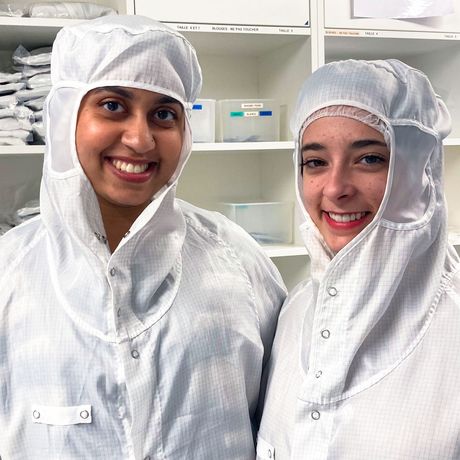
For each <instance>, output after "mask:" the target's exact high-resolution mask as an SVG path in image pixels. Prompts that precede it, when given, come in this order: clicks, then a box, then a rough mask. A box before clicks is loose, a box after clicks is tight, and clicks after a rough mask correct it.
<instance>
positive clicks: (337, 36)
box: [325, 29, 460, 61]
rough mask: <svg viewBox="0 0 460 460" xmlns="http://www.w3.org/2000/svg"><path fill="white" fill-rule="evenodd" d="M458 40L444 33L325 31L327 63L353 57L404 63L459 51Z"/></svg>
mask: <svg viewBox="0 0 460 460" xmlns="http://www.w3.org/2000/svg"><path fill="white" fill-rule="evenodd" d="M456 35H458V36H459V38H458V39H448V38H446V37H445V34H436V33H427V32H423V33H422V32H386V31H369V30H367V31H364V30H343V29H334V30H329V29H328V30H326V33H325V51H326V56H327V59H326V60H327V61H331V60H336V59H343V58H348V57H353V58H354V59H389V58H396V59H401V60H405V59H407V58H412V59H413V58H414V57H415V56H419V55H426V54H428V53H438V52H442V51H445V50H446V49H450V48H452V50H456V49H458V40H460V34H456Z"/></svg>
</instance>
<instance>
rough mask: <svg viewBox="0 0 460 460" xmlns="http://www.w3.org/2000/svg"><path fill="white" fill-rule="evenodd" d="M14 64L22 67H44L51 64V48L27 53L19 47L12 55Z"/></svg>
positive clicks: (46, 47)
mask: <svg viewBox="0 0 460 460" xmlns="http://www.w3.org/2000/svg"><path fill="white" fill-rule="evenodd" d="M13 62H14V64H16V65H18V64H20V65H24V66H44V65H49V64H50V62H51V47H50V46H45V47H42V48H36V49H34V50H31V51H28V50H27V49H26V48H24V47H23V46H22V45H19V46H18V47H17V48H16V50H15V51H14V53H13Z"/></svg>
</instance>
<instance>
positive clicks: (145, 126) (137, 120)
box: [121, 115, 155, 153]
mask: <svg viewBox="0 0 460 460" xmlns="http://www.w3.org/2000/svg"><path fill="white" fill-rule="evenodd" d="M125 123H126V124H125V126H124V129H123V132H122V137H121V141H122V143H123V144H124V145H126V146H127V147H128V148H130V149H131V150H132V151H133V152H135V153H145V152H148V151H150V150H152V149H153V148H154V147H155V137H154V135H153V130H152V127H151V126H150V124H149V121H148V120H147V118H146V117H143V116H141V115H137V116H133V117H132V118H130V119H129V120H126V121H125Z"/></svg>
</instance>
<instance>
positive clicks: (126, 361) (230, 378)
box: [0, 15, 285, 460]
mask: <svg viewBox="0 0 460 460" xmlns="http://www.w3.org/2000/svg"><path fill="white" fill-rule="evenodd" d="M52 78H53V84H54V86H53V88H52V90H51V92H50V95H49V97H48V98H47V100H46V101H47V102H46V106H45V112H44V113H45V120H44V121H45V126H46V127H47V146H46V152H45V160H44V166H43V179H42V183H41V190H40V211H41V214H40V216H39V217H37V218H34V219H32V220H29V221H28V222H26V223H24V224H23V225H21V226H18V227H15V228H14V229H13V230H11V231H9V232H8V233H7V234H6V235H5V236H3V237H2V238H0V254H1V258H0V273H1V274H2V275H1V277H0V337H1V338H3V339H2V340H4V341H7V342H8V346H0V369H1V371H0V388H1V389H2V394H5V395H8V397H7V398H3V397H2V398H0V430H1V436H2V437H1V442H0V456H1V457H2V458H5V459H8V460H23V459H25V458H30V459H32V458H41V459H54V458H56V459H57V458H63V456H64V457H65V458H68V459H77V458H81V459H97V458H99V459H132V460H134V459H145V458H152V459H153V458H168V459H185V458H187V457H190V458H193V459H197V460H198V459H220V460H226V459H228V460H230V459H232V460H234V459H240V460H243V459H244V460H246V459H250V458H254V455H255V448H254V440H253V431H252V424H251V420H252V417H253V415H254V412H255V408H256V405H257V401H258V398H259V387H260V378H261V372H262V367H263V365H264V362H265V360H266V359H267V358H268V355H269V353H270V347H271V341H272V338H273V335H274V329H275V324H276V319H277V314H278V310H279V307H280V304H281V303H282V301H283V299H284V297H285V290H284V287H283V284H282V281H281V278H280V276H279V274H278V272H277V270H276V268H275V267H274V265H273V264H272V263H271V261H270V260H269V259H268V258H267V257H266V256H265V254H264V253H263V251H262V250H261V248H260V247H259V246H258V245H257V243H256V242H255V241H254V240H253V239H252V238H251V237H250V236H249V235H247V234H246V233H245V232H244V231H242V230H241V229H240V228H239V227H237V226H236V225H235V224H233V223H232V222H231V221H229V220H227V219H225V218H224V217H223V216H221V215H220V214H217V213H214V212H209V211H205V210H202V209H198V208H196V207H194V206H192V205H190V204H187V203H185V202H183V201H181V200H178V199H176V197H175V190H176V184H177V180H178V178H179V175H180V172H181V170H182V168H183V166H184V164H185V162H186V160H187V158H188V157H189V155H190V152H191V147H192V140H191V132H190V120H189V109H190V108H191V104H192V103H193V101H194V100H195V99H196V97H197V95H198V93H199V90H200V87H201V71H200V68H199V65H198V61H197V59H196V55H195V51H194V49H193V48H192V47H191V45H190V44H189V42H188V41H187V40H186V39H185V38H184V37H182V36H181V35H180V34H179V33H177V32H175V31H174V30H171V29H169V28H168V27H166V26H165V25H162V24H160V23H157V22H155V21H152V20H149V19H146V18H142V17H140V16H134V15H133V16H107V17H105V18H100V19H97V20H94V21H91V22H87V23H82V24H79V25H76V26H73V27H67V28H63V29H61V31H60V32H59V33H58V35H57V38H56V40H55V42H54V49H53V57H52ZM115 82H116V83H115ZM114 83H115V84H116V85H119V86H122V87H134V88H142V89H145V90H148V91H154V92H157V93H160V94H164V95H167V96H170V97H173V98H174V99H175V100H177V101H179V103H180V104H182V105H183V107H184V108H185V109H186V117H185V126H184V134H183V146H182V152H181V154H180V161H179V164H178V167H177V170H176V171H175V172H174V174H173V175H172V177H171V179H170V181H169V183H168V184H167V185H165V187H164V189H162V190H160V191H159V192H158V193H157V194H155V196H153V197H152V201H151V203H150V204H149V205H148V206H147V207H146V208H145V209H144V211H143V212H142V213H141V214H140V216H139V217H138V218H137V219H136V221H135V222H134V223H133V225H132V226H131V228H130V231H129V233H128V234H126V235H125V237H124V238H123V239H122V240H121V242H120V244H119V245H118V247H117V248H116V249H115V250H114V251H113V252H112V251H110V249H109V246H108V244H107V239H106V237H105V230H104V225H103V221H102V218H101V211H100V208H99V203H98V200H97V197H96V195H95V193H94V190H93V188H92V186H91V183H90V182H89V180H88V178H87V177H86V175H85V174H84V173H83V170H82V167H81V165H80V162H79V160H78V156H77V152H76V147H75V130H76V126H75V123H76V119H77V113H78V110H79V108H80V103H81V100H82V98H83V97H84V96H85V94H86V93H87V92H88V91H90V90H92V89H94V88H99V87H104V86H108V85H113V84H114Z"/></svg>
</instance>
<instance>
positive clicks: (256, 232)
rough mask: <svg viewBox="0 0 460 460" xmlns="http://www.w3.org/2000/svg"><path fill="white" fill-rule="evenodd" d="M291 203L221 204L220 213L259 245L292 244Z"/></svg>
mask: <svg viewBox="0 0 460 460" xmlns="http://www.w3.org/2000/svg"><path fill="white" fill-rule="evenodd" d="M293 208H294V206H293V203H291V202H265V203H221V211H222V213H223V214H224V215H225V216H227V217H228V218H229V219H231V220H233V221H234V222H236V223H237V224H238V225H240V226H241V227H243V228H244V229H245V230H246V231H247V232H248V233H249V234H250V235H251V236H252V237H253V238H254V239H255V240H256V241H258V242H259V243H261V244H289V243H292V220H293Z"/></svg>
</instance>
